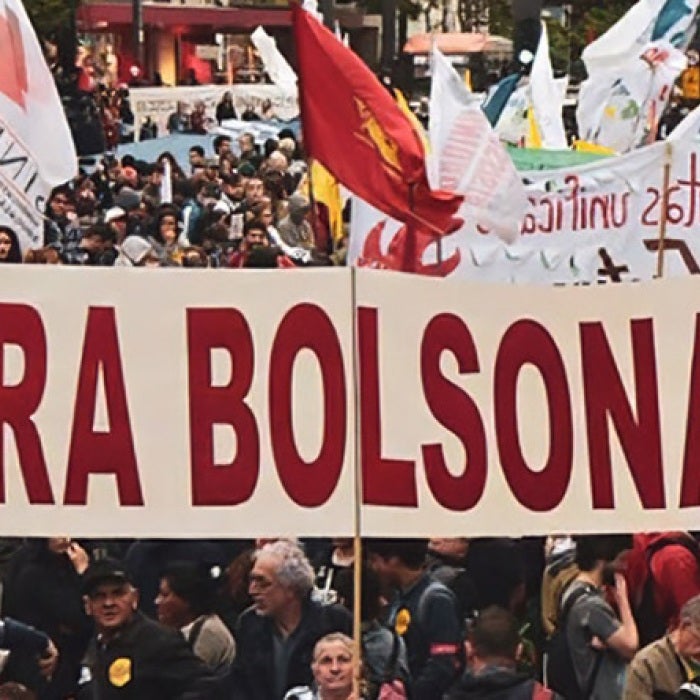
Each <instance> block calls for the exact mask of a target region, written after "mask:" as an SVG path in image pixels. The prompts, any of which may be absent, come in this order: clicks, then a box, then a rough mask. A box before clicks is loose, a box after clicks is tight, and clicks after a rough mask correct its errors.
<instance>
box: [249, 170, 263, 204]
mask: <svg viewBox="0 0 700 700" xmlns="http://www.w3.org/2000/svg"><path fill="white" fill-rule="evenodd" d="M264 196H265V185H264V184H263V181H262V180H261V179H260V178H258V177H251V178H250V180H248V182H246V184H245V200H246V202H247V203H248V204H249V205H250V206H252V205H253V204H257V203H258V202H260V201H261V200H262V198H263V197H264Z"/></svg>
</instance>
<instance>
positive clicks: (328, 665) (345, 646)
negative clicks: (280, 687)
mask: <svg viewBox="0 0 700 700" xmlns="http://www.w3.org/2000/svg"><path fill="white" fill-rule="evenodd" d="M358 664H359V660H358V659H357V658H356V656H355V649H354V645H353V641H352V639H350V637H348V636H346V635H344V634H341V633H340V632H332V633H331V634H327V635H326V636H325V637H323V638H321V639H319V640H318V642H317V643H316V646H315V647H314V653H313V659H312V661H311V670H312V671H313V674H314V683H313V688H309V687H303V688H292V690H290V691H289V692H288V693H287V694H286V695H285V696H284V700H359V698H358V697H357V696H356V695H355V694H354V693H353V688H352V686H353V674H354V673H355V670H356V669H357V666H358Z"/></svg>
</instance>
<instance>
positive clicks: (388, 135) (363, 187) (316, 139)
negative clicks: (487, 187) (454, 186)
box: [292, 5, 462, 264]
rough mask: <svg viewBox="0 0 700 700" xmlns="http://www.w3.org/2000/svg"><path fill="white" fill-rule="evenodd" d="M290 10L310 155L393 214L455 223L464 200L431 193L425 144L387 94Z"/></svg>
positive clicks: (299, 12)
mask: <svg viewBox="0 0 700 700" xmlns="http://www.w3.org/2000/svg"><path fill="white" fill-rule="evenodd" d="M292 12H293V20H294V39H295V42H296V50H297V57H298V63H299V87H300V89H299V99H300V103H301V120H302V126H303V129H304V144H305V148H306V152H307V153H308V155H309V156H311V157H313V158H316V159H317V160H319V161H320V162H321V163H322V164H323V165H324V166H325V167H326V168H327V169H328V170H329V171H330V172H331V173H332V174H333V175H334V176H335V178H336V179H337V180H338V181H339V182H341V183H342V184H343V185H345V186H346V187H347V188H348V189H349V190H351V191H352V192H353V193H355V194H356V195H358V196H359V197H362V199H364V200H365V201H366V202H368V203H369V204H371V205H372V206H374V207H376V208H377V209H379V210H380V211H382V212H384V213H385V214H388V215H389V216H391V217H392V218H394V219H397V220H399V221H403V222H405V223H407V224H409V225H411V226H415V227H416V228H420V229H422V230H423V231H425V230H428V231H432V232H433V233H434V234H438V235H439V234H444V233H449V232H452V231H454V230H455V229H456V228H458V227H459V226H460V225H461V223H462V222H461V220H459V219H455V218H454V216H455V213H456V211H457V209H458V208H459V205H460V204H461V203H462V198H461V197H460V196H459V195H455V194H453V193H449V192H433V191H431V190H430V187H429V185H428V179H427V175H426V170H425V154H424V152H423V144H422V143H421V140H420V137H419V136H418V134H417V133H416V131H415V130H414V128H413V126H412V125H411V123H410V121H409V120H408V118H407V117H406V115H405V114H403V112H402V111H401V109H400V108H399V106H398V105H397V104H396V102H394V100H393V98H392V97H391V95H390V94H389V93H388V92H387V90H386V89H385V88H384V87H383V86H382V85H381V83H380V82H379V81H378V80H377V78H376V77H375V76H374V74H373V73H372V72H371V71H370V70H369V68H368V67H367V66H366V65H365V64H364V63H363V62H362V60H361V59H360V58H359V57H358V56H357V55H355V54H354V53H353V52H352V51H351V50H350V49H348V48H347V47H345V46H344V45H343V44H342V43H341V42H340V41H338V39H337V38H336V37H335V36H334V35H333V33H332V32H330V31H329V30H328V29H326V28H325V27H324V26H323V25H322V24H321V23H320V22H318V21H317V20H316V19H315V18H313V17H312V16H311V15H310V14H309V13H308V12H306V11H305V10H303V9H302V8H301V7H300V6H299V5H294V6H293V8H292ZM412 262H413V261H412ZM416 262H417V261H416ZM414 264H415V263H414Z"/></svg>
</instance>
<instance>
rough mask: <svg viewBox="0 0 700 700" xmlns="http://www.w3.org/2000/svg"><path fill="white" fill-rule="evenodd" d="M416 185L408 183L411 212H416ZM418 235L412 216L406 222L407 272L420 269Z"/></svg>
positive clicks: (405, 252) (405, 267)
mask: <svg viewBox="0 0 700 700" xmlns="http://www.w3.org/2000/svg"><path fill="white" fill-rule="evenodd" d="M415 187H416V185H415V183H413V182H411V183H409V184H408V209H409V211H410V212H411V214H413V213H414V208H415ZM416 236H417V231H416V224H415V221H414V219H413V217H411V221H410V222H408V221H407V222H406V245H405V246H404V258H403V269H404V270H405V271H406V272H416V270H417V269H418V261H417V260H416V255H417V251H418V246H417V244H416Z"/></svg>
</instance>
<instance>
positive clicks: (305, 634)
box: [231, 540, 351, 700]
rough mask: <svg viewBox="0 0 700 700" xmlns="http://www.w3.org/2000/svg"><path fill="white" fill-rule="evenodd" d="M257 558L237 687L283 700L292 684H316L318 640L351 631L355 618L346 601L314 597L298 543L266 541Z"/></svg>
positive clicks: (243, 620) (242, 693)
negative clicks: (335, 602)
mask: <svg viewBox="0 0 700 700" xmlns="http://www.w3.org/2000/svg"><path fill="white" fill-rule="evenodd" d="M254 560H255V563H254V565H253V570H252V571H251V574H250V587H249V590H250V595H251V596H252V598H253V601H254V602H253V607H252V608H249V609H248V610H246V611H245V612H244V613H243V614H242V615H241V616H240V618H239V620H238V625H237V627H236V631H235V638H236V644H237V653H236V660H235V661H234V664H233V673H232V676H231V688H232V691H233V693H234V695H235V697H236V700H279V698H281V697H284V695H285V694H286V693H287V691H289V690H290V689H291V688H294V687H297V686H311V683H312V680H313V679H312V672H311V669H310V668H309V663H308V660H309V659H310V658H311V656H312V651H313V649H314V646H315V644H316V642H317V641H318V640H319V639H320V638H321V637H323V636H324V635H326V634H328V633H330V632H335V631H338V632H344V633H346V634H349V633H350V630H351V618H350V615H349V613H348V612H347V610H345V608H343V607H342V606H340V605H327V606H323V605H321V604H320V603H317V602H315V601H314V600H312V599H311V591H312V588H313V581H314V572H313V569H312V568H311V565H310V564H309V561H308V559H307V558H306V557H305V556H304V553H303V552H302V550H301V549H300V548H299V546H298V545H296V544H294V543H292V542H290V541H288V540H279V541H277V542H272V543H269V544H266V545H264V546H263V547H262V549H260V550H258V551H257V552H256V554H255V556H254Z"/></svg>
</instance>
